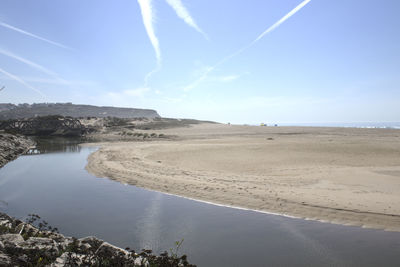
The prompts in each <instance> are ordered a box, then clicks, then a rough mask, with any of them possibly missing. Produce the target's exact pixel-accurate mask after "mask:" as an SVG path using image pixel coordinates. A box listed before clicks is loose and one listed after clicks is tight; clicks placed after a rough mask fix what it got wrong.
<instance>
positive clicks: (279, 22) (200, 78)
mask: <svg viewBox="0 0 400 267" xmlns="http://www.w3.org/2000/svg"><path fill="white" fill-rule="evenodd" d="M310 1H311V0H305V1H303V2H301V3H300V4H299V5H298V6H296V7H295V8H294V9H292V10H291V11H290V12H289V13H287V14H286V15H285V16H283V17H282V18H281V19H280V20H278V21H277V22H276V23H274V24H273V25H272V26H271V27H269V28H268V29H266V30H265V31H264V32H263V33H261V34H260V35H259V36H257V38H256V39H254V40H253V41H252V42H250V43H249V44H247V45H245V46H243V47H242V48H240V49H238V50H236V51H235V52H234V53H232V54H230V55H228V56H226V57H224V58H223V59H221V60H220V61H218V62H217V63H216V64H215V65H213V66H212V67H210V68H208V69H207V70H206V71H204V73H203V74H202V75H201V76H200V77H199V78H198V79H197V80H195V81H194V82H192V83H191V84H189V85H187V86H185V87H184V88H183V90H184V91H189V90H191V89H193V88H195V87H197V86H198V85H199V84H200V83H201V82H203V81H204V80H205V79H206V78H207V76H208V74H209V73H210V72H212V71H214V70H215V69H216V68H217V67H218V66H220V65H222V64H223V63H225V62H226V61H228V60H230V59H231V58H233V57H236V56H237V55H239V54H241V53H243V52H244V51H245V50H247V49H249V48H250V47H252V46H253V45H254V44H256V43H257V42H258V41H260V40H261V39H262V38H263V37H264V36H265V35H267V34H268V33H270V32H272V31H273V30H275V29H276V28H278V27H279V26H280V25H281V24H282V23H283V22H285V21H286V20H287V19H289V18H290V17H291V16H293V15H294V14H296V13H297V12H298V11H299V10H300V9H302V8H303V7H304V6H305V5H307V4H308V3H309V2H310Z"/></svg>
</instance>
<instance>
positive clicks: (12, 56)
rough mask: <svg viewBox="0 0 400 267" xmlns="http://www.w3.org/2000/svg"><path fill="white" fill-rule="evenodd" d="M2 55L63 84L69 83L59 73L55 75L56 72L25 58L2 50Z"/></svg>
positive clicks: (0, 51)
mask: <svg viewBox="0 0 400 267" xmlns="http://www.w3.org/2000/svg"><path fill="white" fill-rule="evenodd" d="M0 54H2V55H5V56H7V57H11V58H13V59H15V60H18V61H20V62H22V63H24V64H26V65H28V66H30V67H32V68H34V69H36V70H38V71H41V72H43V73H46V74H47V75H50V76H52V77H54V78H55V79H57V80H58V81H59V82H61V83H64V84H67V83H68V82H67V81H65V80H64V79H62V78H60V77H59V75H58V74H57V73H55V72H54V71H52V70H49V69H47V68H45V67H43V66H41V65H39V64H37V63H35V62H32V61H30V60H28V59H26V58H23V57H21V56H18V55H16V54H14V53H11V52H10V51H7V50H4V49H1V48H0Z"/></svg>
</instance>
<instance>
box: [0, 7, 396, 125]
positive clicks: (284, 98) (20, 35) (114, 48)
mask: <svg viewBox="0 0 400 267" xmlns="http://www.w3.org/2000/svg"><path fill="white" fill-rule="evenodd" d="M399 11H400V1H398V0H384V1H378V0H351V1H349V0H335V1H331V0H305V1H304V0H246V1H245V0H153V1H150V0H119V1H109V0H85V1H82V0H68V1H54V0H35V1H28V0H1V1H0V88H2V87H3V86H5V88H4V89H3V90H1V91H0V103H15V104H17V103H43V102H72V103H76V104H93V105H102V106H120V107H134V108H150V109H155V110H157V111H158V113H159V114H160V115H161V116H163V117H174V118H194V119H204V120H213V121H218V122H230V123H238V124H242V123H247V124H255V123H256V124H258V123H260V122H265V123H269V122H273V123H292V122H298V123H312V122H390V121H400V75H399V73H400V49H399V48H400V16H399V15H398V14H399Z"/></svg>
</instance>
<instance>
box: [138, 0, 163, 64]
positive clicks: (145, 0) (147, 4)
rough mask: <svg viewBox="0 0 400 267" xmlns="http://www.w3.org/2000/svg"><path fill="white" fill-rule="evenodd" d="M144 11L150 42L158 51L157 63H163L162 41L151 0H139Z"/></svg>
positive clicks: (143, 17)
mask: <svg viewBox="0 0 400 267" xmlns="http://www.w3.org/2000/svg"><path fill="white" fill-rule="evenodd" d="M138 3H139V6H140V11H141V13H142V19H143V24H144V27H145V29H146V32H147V35H148V36H149V39H150V42H151V44H152V46H153V48H154V51H155V53H156V59H157V64H158V65H161V50H160V43H159V41H158V38H157V36H156V34H155V31H154V10H153V4H152V1H151V0H138Z"/></svg>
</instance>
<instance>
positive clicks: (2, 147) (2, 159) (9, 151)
mask: <svg viewBox="0 0 400 267" xmlns="http://www.w3.org/2000/svg"><path fill="white" fill-rule="evenodd" d="M33 145H34V142H33V141H32V140H29V139H27V138H26V137H24V136H22V135H13V134H7V133H1V132H0V168H1V167H3V166H4V165H5V164H6V163H7V162H9V161H11V160H14V159H16V158H17V157H18V156H19V155H20V154H23V153H25V152H26V151H27V150H28V149H29V148H30V147H32V146H33Z"/></svg>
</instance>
